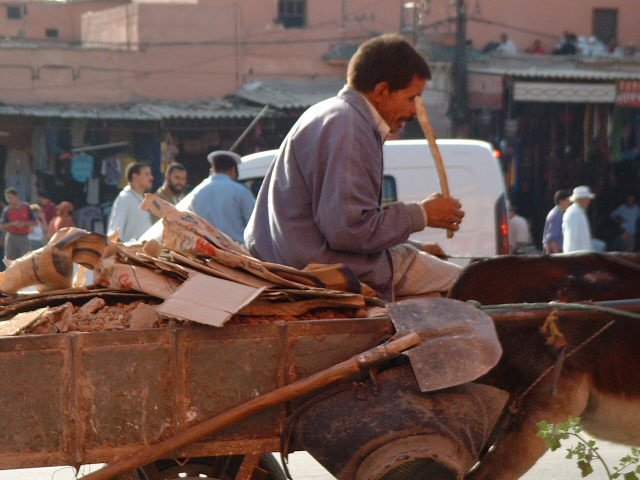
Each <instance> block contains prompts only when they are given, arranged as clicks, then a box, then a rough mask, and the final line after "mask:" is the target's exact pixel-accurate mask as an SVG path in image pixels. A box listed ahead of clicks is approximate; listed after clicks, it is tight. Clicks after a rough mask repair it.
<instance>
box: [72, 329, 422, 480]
mask: <svg viewBox="0 0 640 480" xmlns="http://www.w3.org/2000/svg"><path fill="white" fill-rule="evenodd" d="M420 342H421V337H420V335H419V334H418V333H415V332H411V333H409V334H407V335H404V336H402V337H400V338H398V339H396V340H392V341H390V342H388V343H385V344H383V345H379V346H377V347H374V348H372V349H370V350H367V351H366V352H363V353H360V354H359V355H356V356H354V357H351V358H350V359H348V360H345V361H344V362H341V363H338V364H336V365H334V366H332V367H329V368H327V369H325V370H322V371H320V372H318V373H314V374H313V375H310V376H308V377H307V378H303V379H301V380H298V381H296V382H293V383H290V384H289V385H286V386H284V387H281V388H278V389H276V390H273V391H272V392H269V393H265V394H264V395H261V396H259V397H256V398H254V399H251V400H249V401H248V402H245V403H242V404H240V405H238V406H236V407H233V408H232V409H230V410H227V411H226V412H222V413H221V414H219V415H216V416H215V417H213V418H210V419H209V420H205V421H204V422H202V423H199V424H197V425H194V426H192V427H189V428H187V429H186V430H183V431H182V432H179V433H177V434H176V435H174V436H173V437H171V438H168V439H166V440H163V441H162V442H160V443H157V444H155V445H150V446H149V447H145V448H143V449H142V450H141V451H139V452H137V453H134V454H133V455H131V456H130V457H128V458H123V459H120V460H116V461H115V462H113V463H111V464H109V465H107V466H105V467H104V468H102V469H100V470H97V471H95V472H93V473H90V474H89V475H86V476H84V477H82V479H83V480H109V479H111V478H113V477H115V476H117V475H120V474H123V473H125V472H129V471H132V470H134V469H136V468H138V467H140V466H142V465H147V464H148V463H151V462H153V461H155V460H158V459H159V458H166V457H167V456H170V455H172V454H174V451H175V450H177V449H178V448H180V447H183V446H185V445H187V444H189V443H193V442H195V441H197V440H200V439H201V438H203V437H205V436H207V435H211V434H212V433H215V432H217V431H219V430H222V429H223V428H225V427H228V426H229V425H233V424H234V423H236V422H239V421H240V420H243V419H245V418H247V417H248V416H250V415H252V414H254V413H256V412H259V411H262V410H264V409H266V408H268V407H272V406H274V405H278V404H280V403H284V402H287V401H289V400H292V399H294V398H297V397H300V396H302V395H305V394H307V393H310V392H313V391H315V390H318V389H320V388H323V387H325V386H327V385H329V384H331V383H333V382H336V381H338V380H342V379H344V378H347V377H349V376H350V375H353V374H355V373H358V372H359V371H360V370H361V369H363V368H368V367H369V366H373V365H375V364H377V363H379V362H382V361H384V360H387V359H390V358H393V357H396V356H398V355H400V353H402V352H404V351H405V350H408V349H410V348H413V347H415V346H417V345H419V344H420Z"/></svg>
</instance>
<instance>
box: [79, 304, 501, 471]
mask: <svg viewBox="0 0 640 480" xmlns="http://www.w3.org/2000/svg"><path fill="white" fill-rule="evenodd" d="M389 316H390V317H391V321H392V322H393V324H394V326H395V328H396V330H397V335H396V336H395V337H394V338H393V339H392V340H391V341H389V342H387V343H384V344H382V345H378V346H377V347H374V348H372V349H370V350H367V351H366V352H363V353H360V354H358V355H355V356H354V357H352V358H350V359H348V360H345V361H344V362H341V363H338V364H336V365H334V366H332V367H329V368H327V369H325V370H322V371H320V372H317V373H315V374H313V375H310V376H309V377H307V378H303V379H301V380H298V381H295V382H293V383H290V384H289V385H286V386H284V387H281V388H278V389H276V390H273V391H272V392H269V393H266V394H264V395H261V396H259V397H256V398H253V399H251V400H249V401H248V402H245V403H242V404H240V405H238V406H236V407H233V408H231V409H230V410H227V411H226V412H223V413H221V414H219V415H216V416H215V417H213V418H210V419H209V420H205V421H204V422H202V423H199V424H197V425H194V426H192V427H189V428H187V429H186V430H183V431H182V432H179V433H178V434H176V435H175V436H173V437H171V438H168V439H166V440H163V441H162V442H160V443H157V444H155V445H151V446H149V447H145V448H144V449H142V450H141V451H139V452H137V453H134V454H133V455H131V456H130V457H128V458H123V459H120V460H116V461H115V462H113V463H111V464H109V465H107V466H105V467H104V468H102V469H101V470H98V471H96V472H94V473H90V474H89V475H86V476H84V477H82V478H83V479H84V480H107V479H111V478H113V477H115V476H116V475H120V474H122V473H125V472H129V471H131V470H134V469H135V468H138V467H140V466H141V465H146V464H148V463H151V462H153V461H155V460H158V459H159V458H166V457H167V456H170V455H171V454H173V453H174V451H175V450H176V449H178V448H180V447H182V446H184V445H187V444H189V443H192V442H195V441H197V440H199V439H201V438H202V437H205V436H207V435H211V434H212V433H214V432H217V431H219V430H222V429H223V428H225V427H228V426H229V425H232V424H234V423H236V422H238V421H240V420H243V419H244V418H246V417H248V416H250V415H252V414H254V413H256V412H259V411H261V410H264V409H266V408H268V407H272V406H274V405H278V404H280V403H283V402H287V401H289V400H292V399H294V398H297V397H300V396H302V395H305V394H307V393H310V392H313V391H315V390H318V389H320V388H323V387H326V386H327V385H330V384H331V383H334V382H337V381H339V380H344V379H345V378H348V377H350V376H352V375H355V374H357V373H358V372H360V371H362V370H366V369H368V368H371V367H373V366H375V365H378V364H380V363H382V362H384V361H387V360H389V359H391V358H394V357H396V356H398V355H400V354H401V353H403V352H405V353H406V354H407V355H409V359H410V361H411V365H412V367H413V369H414V372H415V374H416V377H417V379H418V384H419V386H420V389H421V390H422V391H429V390H435V389H439V388H445V387H449V386H453V385H458V384H461V383H466V382H468V381H471V380H474V379H475V378H477V377H479V376H480V375H482V374H484V373H486V372H487V371H488V370H489V369H491V368H492V367H493V366H494V365H495V364H496V363H497V362H498V359H499V358H500V354H501V352H502V350H501V347H500V343H499V342H498V337H497V335H496V332H495V329H494V327H493V322H492V320H491V318H490V317H489V316H488V315H486V314H485V313H483V312H481V311H480V310H478V309H476V308H475V307H473V306H471V305H468V304H466V303H463V302H460V301H458V300H452V299H447V298H425V299H415V300H414V299H412V300H405V301H401V302H396V303H393V304H390V306H389ZM432 356H433V357H434V358H433V359H431V358H428V357H432ZM416 365H417V368H416Z"/></svg>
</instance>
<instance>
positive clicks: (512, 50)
mask: <svg viewBox="0 0 640 480" xmlns="http://www.w3.org/2000/svg"><path fill="white" fill-rule="evenodd" d="M483 52H484V53H491V52H495V53H498V54H502V55H515V54H517V53H519V52H524V53H529V54H533V55H547V54H551V55H578V56H581V57H613V58H623V57H624V58H640V49H638V48H636V46H635V45H634V44H633V43H631V42H630V43H627V45H625V46H624V47H621V46H620V45H619V44H618V41H617V40H616V39H615V38H611V39H610V40H609V41H608V42H607V43H604V42H602V41H600V40H599V39H598V38H597V37H596V36H595V35H590V36H584V35H576V34H575V33H572V32H564V33H563V34H562V37H561V38H560V39H559V40H558V41H557V42H556V43H555V45H554V46H553V48H548V49H545V48H544V47H543V45H542V41H541V40H540V39H539V38H536V39H534V40H533V41H532V42H531V44H530V45H529V46H527V47H526V48H524V49H519V48H518V46H517V45H516V44H515V43H514V41H513V40H511V39H510V38H509V37H508V35H507V34H506V33H502V34H501V35H500V40H499V41H498V42H489V43H488V44H487V45H486V46H485V47H484V49H483Z"/></svg>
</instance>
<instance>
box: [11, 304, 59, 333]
mask: <svg viewBox="0 0 640 480" xmlns="http://www.w3.org/2000/svg"><path fill="white" fill-rule="evenodd" d="M48 309H49V307H42V308H38V309H37V310H32V311H31V312H23V313H19V314H17V315H16V316H15V317H13V318H12V319H10V320H3V321H2V322H0V337H4V336H11V335H18V334H19V333H20V332H21V331H23V330H24V329H25V328H27V327H29V326H30V325H32V324H33V323H35V322H36V320H38V319H39V318H40V316H41V315H42V314H43V313H44V312H45V311H47V310H48Z"/></svg>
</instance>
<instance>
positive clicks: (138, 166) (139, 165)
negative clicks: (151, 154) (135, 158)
mask: <svg viewBox="0 0 640 480" xmlns="http://www.w3.org/2000/svg"><path fill="white" fill-rule="evenodd" d="M143 168H151V167H150V165H149V164H148V163H144V162H133V163H130V164H129V165H127V169H126V170H125V175H126V176H127V182H129V183H131V179H132V178H133V175H134V174H136V175H140V171H141V170H142V169H143Z"/></svg>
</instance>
